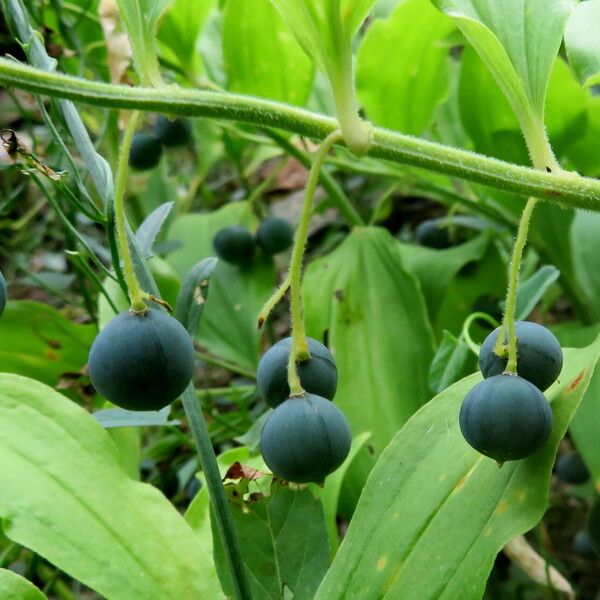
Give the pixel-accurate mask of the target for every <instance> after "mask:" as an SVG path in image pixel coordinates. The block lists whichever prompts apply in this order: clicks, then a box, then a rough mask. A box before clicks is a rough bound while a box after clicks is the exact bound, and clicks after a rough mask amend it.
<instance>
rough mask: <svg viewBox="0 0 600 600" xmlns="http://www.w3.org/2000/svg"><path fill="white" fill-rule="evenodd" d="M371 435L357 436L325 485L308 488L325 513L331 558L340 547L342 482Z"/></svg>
mask: <svg viewBox="0 0 600 600" xmlns="http://www.w3.org/2000/svg"><path fill="white" fill-rule="evenodd" d="M370 437H371V434H370V433H369V432H368V431H366V432H365V433H361V434H360V435H357V436H356V437H355V438H354V439H353V440H352V445H351V446H350V452H349V453H348V456H347V457H346V460H345V461H344V462H343V463H342V465H341V466H340V467H338V469H337V470H336V471H334V472H333V473H332V474H331V475H329V477H327V479H326V480H325V484H324V485H322V486H320V485H317V484H311V486H310V488H311V489H312V492H313V494H314V495H315V496H316V497H317V498H320V499H321V502H322V503H323V510H324V511H325V520H326V522H327V531H328V534H329V549H330V551H331V556H332V557H333V556H335V553H336V552H337V549H338V547H339V545H340V534H339V532H338V522H337V517H338V506H339V502H340V494H341V492H342V483H343V482H344V477H345V476H346V473H347V472H348V469H349V468H350V467H351V466H352V463H353V462H354V459H355V458H356V456H357V454H358V453H359V452H360V450H361V449H362V447H363V446H364V445H365V444H366V443H367V441H368V440H369V438H370Z"/></svg>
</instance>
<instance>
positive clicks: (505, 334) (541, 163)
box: [494, 121, 561, 373]
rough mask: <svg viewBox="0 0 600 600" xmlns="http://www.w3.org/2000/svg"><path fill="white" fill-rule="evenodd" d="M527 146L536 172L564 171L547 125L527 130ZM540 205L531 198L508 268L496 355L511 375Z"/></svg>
mask: <svg viewBox="0 0 600 600" xmlns="http://www.w3.org/2000/svg"><path fill="white" fill-rule="evenodd" d="M523 133H524V135H525V140H526V142H527V147H528V149H529V153H530V155H531V159H532V161H533V166H534V167H535V168H536V169H539V170H544V171H550V172H560V171H561V168H560V165H559V164H558V162H557V160H556V157H555V156H554V152H553V151H552V148H551V146H550V142H549V141H548V136H547V134H546V129H545V127H544V124H543V122H541V121H539V122H535V123H533V124H532V125H531V126H530V127H527V128H525V129H524V130H523ZM537 203H538V199H537V198H529V199H528V200H527V203H526V204H525V208H524V209H523V213H522V214H521V219H520V221H519V228H518V230H517V238H516V240H515V243H514V246H513V251H512V257H511V261H510V265H509V268H508V288H507V291H506V307H505V310H504V318H503V319H502V327H501V328H500V335H498V340H497V342H496V347H495V348H494V352H495V353H496V354H498V355H499V356H505V355H508V361H507V363H506V371H508V372H509V373H516V372H517V358H518V357H517V334H516V331H515V319H516V312H517V291H518V288H519V272H520V269H521V259H522V257H523V251H524V249H525V244H526V243H527V234H528V233H529V224H530V223H531V216H532V214H533V211H534V209H535V207H536V205H537Z"/></svg>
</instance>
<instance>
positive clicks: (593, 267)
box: [563, 210, 600, 318]
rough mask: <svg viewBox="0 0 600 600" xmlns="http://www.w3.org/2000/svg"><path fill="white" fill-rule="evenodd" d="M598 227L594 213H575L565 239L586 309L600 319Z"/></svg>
mask: <svg viewBox="0 0 600 600" xmlns="http://www.w3.org/2000/svg"><path fill="white" fill-rule="evenodd" d="M599 226H600V216H599V215H597V214H596V213H591V212H587V211H586V212H584V211H582V210H578V211H575V214H574V217H573V220H572V222H571V230H570V232H569V237H568V238H567V241H568V242H569V243H570V246H571V252H572V256H573V270H574V274H575V277H576V279H577V282H578V284H579V285H580V287H581V289H582V291H583V293H584V295H585V297H586V299H587V302H586V305H587V308H588V309H589V311H590V313H591V314H593V315H594V316H595V317H596V318H600V273H598V253H599V252H600V239H599V238H598V227H599ZM563 235H564V232H563Z"/></svg>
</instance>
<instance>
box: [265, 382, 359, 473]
mask: <svg viewBox="0 0 600 600" xmlns="http://www.w3.org/2000/svg"><path fill="white" fill-rule="evenodd" d="M351 442H352V436H351V434H350V427H349V426H348V422H347V421H346V417H344V414H343V413H342V411H341V410H340V409H339V408H338V407H337V406H335V404H333V402H330V401H329V400H326V399H325V398H322V397H321V396H315V395H314V394H304V395H303V396H298V397H291V398H289V399H288V400H286V401H285V402H283V403H282V404H280V405H279V406H278V407H277V408H276V409H275V410H274V411H273V412H272V413H271V414H270V415H269V418H268V419H267V421H266V422H265V424H264V427H263V430H262V433H261V436H260V449H261V453H262V455H263V458H264V460H265V463H266V464H267V466H268V467H269V469H271V471H273V473H274V474H275V475H277V476H278V477H280V478H281V479H285V480H287V481H294V482H296V483H308V482H310V481H312V482H315V483H320V482H322V481H323V480H324V479H325V477H327V475H329V474H330V473H333V471H335V470H336V469H337V468H338V467H339V466H340V465H341V464H342V463H343V462H344V460H345V459H346V457H347V456H348V452H349V451H350V443H351Z"/></svg>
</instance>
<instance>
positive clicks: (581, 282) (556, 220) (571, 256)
mask: <svg viewBox="0 0 600 600" xmlns="http://www.w3.org/2000/svg"><path fill="white" fill-rule="evenodd" d="M577 213H578V211H575V210H573V209H563V208H560V207H558V206H555V205H551V204H548V203H540V204H539V205H538V206H536V209H535V212H534V214H533V219H532V223H531V227H530V239H531V242H532V243H533V245H534V246H535V247H536V250H538V252H539V253H540V254H541V255H542V257H543V258H544V261H545V262H547V263H551V264H553V265H555V266H556V268H557V269H559V270H560V279H559V282H560V284H561V286H562V288H563V290H564V291H565V293H566V294H567V296H568V297H569V299H570V300H571V302H572V303H573V306H574V308H575V311H576V313H577V315H578V316H579V318H581V319H584V320H591V319H595V320H597V318H598V317H599V316H600V304H599V303H597V302H594V301H591V298H593V296H590V295H589V293H590V292H589V290H588V291H586V288H587V285H586V281H585V279H580V276H579V274H578V272H577V270H576V267H575V263H576V261H575V253H576V252H577V251H578V250H577V246H578V243H579V242H578V241H577V240H575V239H574V238H573V237H572V235H573V234H572V233H570V232H571V229H572V226H573V222H574V218H575V215H576V214H577ZM582 214H584V213H582ZM585 216H586V217H587V216H591V215H587V214H586V215H585Z"/></svg>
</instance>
